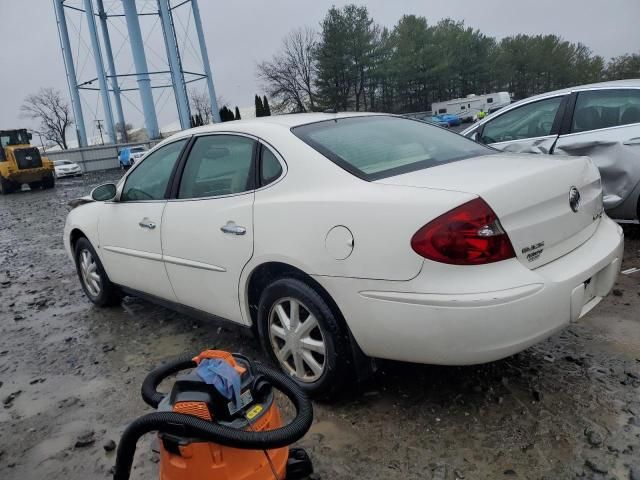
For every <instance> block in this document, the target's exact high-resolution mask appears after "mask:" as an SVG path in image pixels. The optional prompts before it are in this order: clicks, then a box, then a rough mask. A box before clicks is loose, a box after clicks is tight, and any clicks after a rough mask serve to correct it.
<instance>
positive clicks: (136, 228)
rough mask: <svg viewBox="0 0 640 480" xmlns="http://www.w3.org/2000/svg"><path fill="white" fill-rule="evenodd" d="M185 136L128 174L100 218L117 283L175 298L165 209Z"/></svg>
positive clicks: (105, 255)
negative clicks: (164, 234)
mask: <svg viewBox="0 0 640 480" xmlns="http://www.w3.org/2000/svg"><path fill="white" fill-rule="evenodd" d="M186 143H187V139H182V140H177V141H175V142H172V143H169V144H168V145H165V146H163V147H160V148H159V149H157V150H155V151H154V152H153V153H151V154H150V155H148V156H147V158H145V160H144V161H143V162H141V163H140V164H139V165H137V166H136V167H135V168H134V169H133V170H131V173H130V174H129V175H127V177H126V178H125V180H124V184H123V186H122V189H121V192H120V194H119V198H117V201H114V202H106V203H105V205H104V208H103V210H102V213H101V214H100V218H99V219H98V233H99V238H100V250H101V254H102V255H101V258H102V262H103V264H104V267H105V269H106V271H107V274H108V275H109V278H110V279H111V281H113V282H114V283H117V284H119V285H122V286H125V287H129V288H132V289H135V290H138V291H140V292H144V293H147V294H150V295H154V296H157V297H160V298H164V299H167V300H171V301H175V295H174V293H173V289H172V288H171V284H170V282H169V277H168V275H167V271H166V269H165V266H164V263H163V261H162V246H161V245H162V244H161V238H160V232H161V230H162V215H163V213H164V209H165V206H166V204H167V200H166V198H167V192H168V187H169V184H170V180H171V178H172V175H173V171H174V169H175V167H176V164H177V161H178V158H179V157H180V154H181V152H182V150H183V148H184V146H185V145H186Z"/></svg>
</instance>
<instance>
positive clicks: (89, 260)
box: [74, 237, 122, 307]
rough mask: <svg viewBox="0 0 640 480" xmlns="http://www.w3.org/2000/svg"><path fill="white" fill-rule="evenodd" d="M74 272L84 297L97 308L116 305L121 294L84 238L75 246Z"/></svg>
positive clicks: (89, 243)
mask: <svg viewBox="0 0 640 480" xmlns="http://www.w3.org/2000/svg"><path fill="white" fill-rule="evenodd" d="M74 252H75V259H76V272H77V273H78V278H79V279H80V284H81V285H82V289H83V290H84V293H85V295H86V296H87V297H88V298H89V300H91V301H92V302H93V303H94V304H96V305H97V306H98V307H108V306H112V305H117V304H119V303H120V300H121V299H122V293H121V292H120V290H119V289H118V287H116V286H115V285H114V284H113V283H111V280H109V277H108V276H107V273H106V272H105V271H104V267H103V266H102V262H100V258H99V257H98V255H97V254H96V251H95V250H94V249H93V246H92V245H91V242H89V240H87V239H86V238H85V237H82V238H80V239H78V241H77V242H76V246H75V250H74Z"/></svg>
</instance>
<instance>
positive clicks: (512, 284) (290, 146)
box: [64, 114, 623, 395]
mask: <svg viewBox="0 0 640 480" xmlns="http://www.w3.org/2000/svg"><path fill="white" fill-rule="evenodd" d="M91 199H92V201H89V200H88V199H87V200H85V202H87V203H84V204H83V205H81V206H79V207H77V208H75V209H73V210H72V211H71V212H70V213H69V216H68V218H67V223H66V226H65V230H64V241H65V245H66V248H67V251H68V253H69V255H70V256H71V258H72V259H73V260H74V262H75V264H76V266H77V271H78V275H79V277H80V281H81V283H82V286H83V288H84V291H85V293H86V294H87V296H88V297H89V299H90V300H91V301H93V302H94V303H95V304H97V305H108V304H113V303H114V302H117V301H118V300H119V298H120V295H121V294H122V293H123V292H124V293H127V294H134V295H139V296H142V297H144V298H148V299H151V300H154V301H158V302H160V303H162V304H164V305H169V306H173V307H175V308H177V309H179V310H181V311H186V312H190V313H193V314H198V315H203V316H206V317H209V318H214V317H215V318H218V319H220V318H221V319H226V320H229V321H231V322H235V323H237V324H241V325H244V326H246V327H248V328H254V330H255V331H256V332H257V334H258V335H259V337H260V340H261V342H262V344H263V346H264V348H265V350H266V351H267V352H268V353H269V355H270V356H271V358H272V360H273V361H274V362H276V363H277V364H279V365H280V367H281V368H282V369H283V370H284V371H285V372H287V373H289V374H290V375H292V376H293V377H294V378H295V379H296V380H298V381H299V383H300V384H301V385H302V386H304V387H305V388H306V389H307V391H309V392H310V393H314V394H325V395H326V394H331V393H332V392H334V391H336V390H338V389H339V388H340V387H341V386H342V385H343V384H344V382H346V381H348V379H349V378H351V376H352V375H353V374H354V371H355V370H357V369H358V368H359V366H362V365H366V364H367V362H362V361H361V360H362V359H366V358H367V357H378V358H386V359H394V360H402V361H409V362H421V363H432V364H445V365H466V364H475V363H483V362H490V361H493V360H497V359H500V358H503V357H506V356H509V355H512V354H514V353H516V352H519V351H521V350H524V349H526V348H527V347H529V346H531V345H533V344H535V343H537V342H540V341H541V340H543V339H545V338H547V337H549V336H550V335H552V334H553V333H555V332H557V331H559V330H560V329H562V328H564V327H566V326H567V325H569V323H570V322H575V321H577V320H578V319H579V318H580V317H582V316H583V315H585V314H586V313H587V312H588V311H589V310H591V309H592V308H593V307H594V306H595V305H596V304H598V302H600V300H602V298H603V297H604V296H606V295H607V294H608V293H609V291H610V290H611V288H612V286H613V284H614V282H615V280H616V277H617V275H618V272H619V269H620V262H621V260H622V251H623V234H622V229H621V228H620V227H619V226H618V225H617V224H615V223H614V222H612V221H611V220H610V219H609V218H608V217H607V216H606V215H605V214H604V213H603V208H602V189H601V185H600V176H599V174H598V169H597V168H596V167H595V166H594V165H593V163H592V162H591V160H590V159H589V158H585V157H567V158H556V157H552V156H543V155H527V154H506V153H499V152H497V151H495V150H493V149H491V148H488V147H485V146H483V145H479V144H477V143H475V142H472V141H471V140H468V139H466V138H464V137H462V136H460V135H457V134H455V133H451V132H448V131H446V130H443V129H441V128H437V127H435V126H432V125H429V124H426V123H424V122H420V121H416V120H411V119H407V118H402V117H396V116H391V115H373V114H363V115H358V114H300V115H285V116H274V117H263V118H259V119H255V120H248V121H237V122H232V123H231V122H230V123H224V124H219V125H211V126H205V127H200V128H195V129H191V130H187V131H184V132H181V133H178V134H176V135H175V136H173V137H171V138H169V139H167V140H165V141H164V142H162V143H161V144H159V145H158V146H156V147H155V148H154V149H153V150H151V151H150V152H149V153H148V154H147V155H146V156H145V158H144V159H143V160H142V161H141V162H140V163H137V164H136V165H135V166H134V167H133V168H132V169H131V170H130V171H129V172H128V173H127V174H126V175H125V176H124V177H123V178H122V180H120V181H119V182H118V184H117V185H115V184H105V185H102V186H100V187H97V188H96V189H94V191H93V192H92V196H91Z"/></svg>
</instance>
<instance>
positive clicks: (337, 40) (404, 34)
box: [258, 5, 640, 113]
mask: <svg viewBox="0 0 640 480" xmlns="http://www.w3.org/2000/svg"><path fill="white" fill-rule="evenodd" d="M258 76H259V78H260V79H261V80H262V81H263V82H264V85H265V89H266V91H267V94H268V95H269V97H270V98H271V99H272V101H274V110H277V111H280V112H305V111H317V110H325V109H334V108H335V109H338V110H356V111H359V110H376V111H387V112H398V113H401V112H411V111H423V110H428V109H429V108H430V106H431V104H432V103H433V102H436V101H442V100H448V99H452V98H458V97H464V96H466V95H468V94H471V93H475V94H482V93H489V92H495V91H508V92H510V93H511V94H513V96H514V98H515V99H520V98H525V97H528V96H531V95H535V94H538V93H543V92H547V91H550V90H555V89H559V88H565V87H568V86H572V85H580V84H585V83H593V82H597V81H603V80H616V79H623V78H639V77H640V54H639V53H634V54H627V55H622V56H620V57H616V58H613V59H610V60H609V61H605V59H604V58H603V57H602V56H599V55H595V54H594V53H593V52H592V51H591V50H590V49H589V47H587V46H586V45H584V44H582V43H574V42H569V41H567V40H564V39H563V38H561V37H559V36H558V35H523V34H521V35H515V36H510V37H506V38H503V39H501V40H497V39H496V38H493V37H490V36H488V35H485V34H484V33H482V32H481V31H480V30H478V29H473V28H470V27H467V26H465V24H464V22H458V21H454V20H452V19H445V20H441V21H439V22H438V23H436V24H433V25H431V24H429V23H428V21H427V19H426V18H425V17H421V16H416V15H404V16H403V17H402V18H400V20H399V21H398V23H397V24H396V25H395V26H394V27H393V28H391V29H388V28H386V27H381V26H380V25H378V24H377V23H375V21H374V20H373V18H371V16H370V15H369V12H368V10H367V8H366V7H365V6H356V5H347V6H345V7H344V8H336V7H332V8H331V9H330V10H329V11H328V12H327V14H326V16H325V17H324V19H323V20H322V22H321V23H320V31H319V32H315V31H314V30H313V29H311V28H308V27H307V28H302V29H297V30H294V31H292V32H291V33H290V34H289V35H288V36H287V37H286V38H285V39H284V40H283V43H282V47H281V50H280V51H279V52H278V53H277V54H276V55H274V57H273V58H272V59H271V60H269V61H265V62H262V63H260V64H259V65H258Z"/></svg>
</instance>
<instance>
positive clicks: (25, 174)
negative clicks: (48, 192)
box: [8, 168, 53, 183]
mask: <svg viewBox="0 0 640 480" xmlns="http://www.w3.org/2000/svg"><path fill="white" fill-rule="evenodd" d="M52 175H53V170H51V169H49V168H30V169H28V170H17V171H12V172H11V173H9V175H8V179H9V180H11V181H12V182H16V183H29V182H38V181H40V180H42V179H43V178H44V177H49V176H52Z"/></svg>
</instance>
